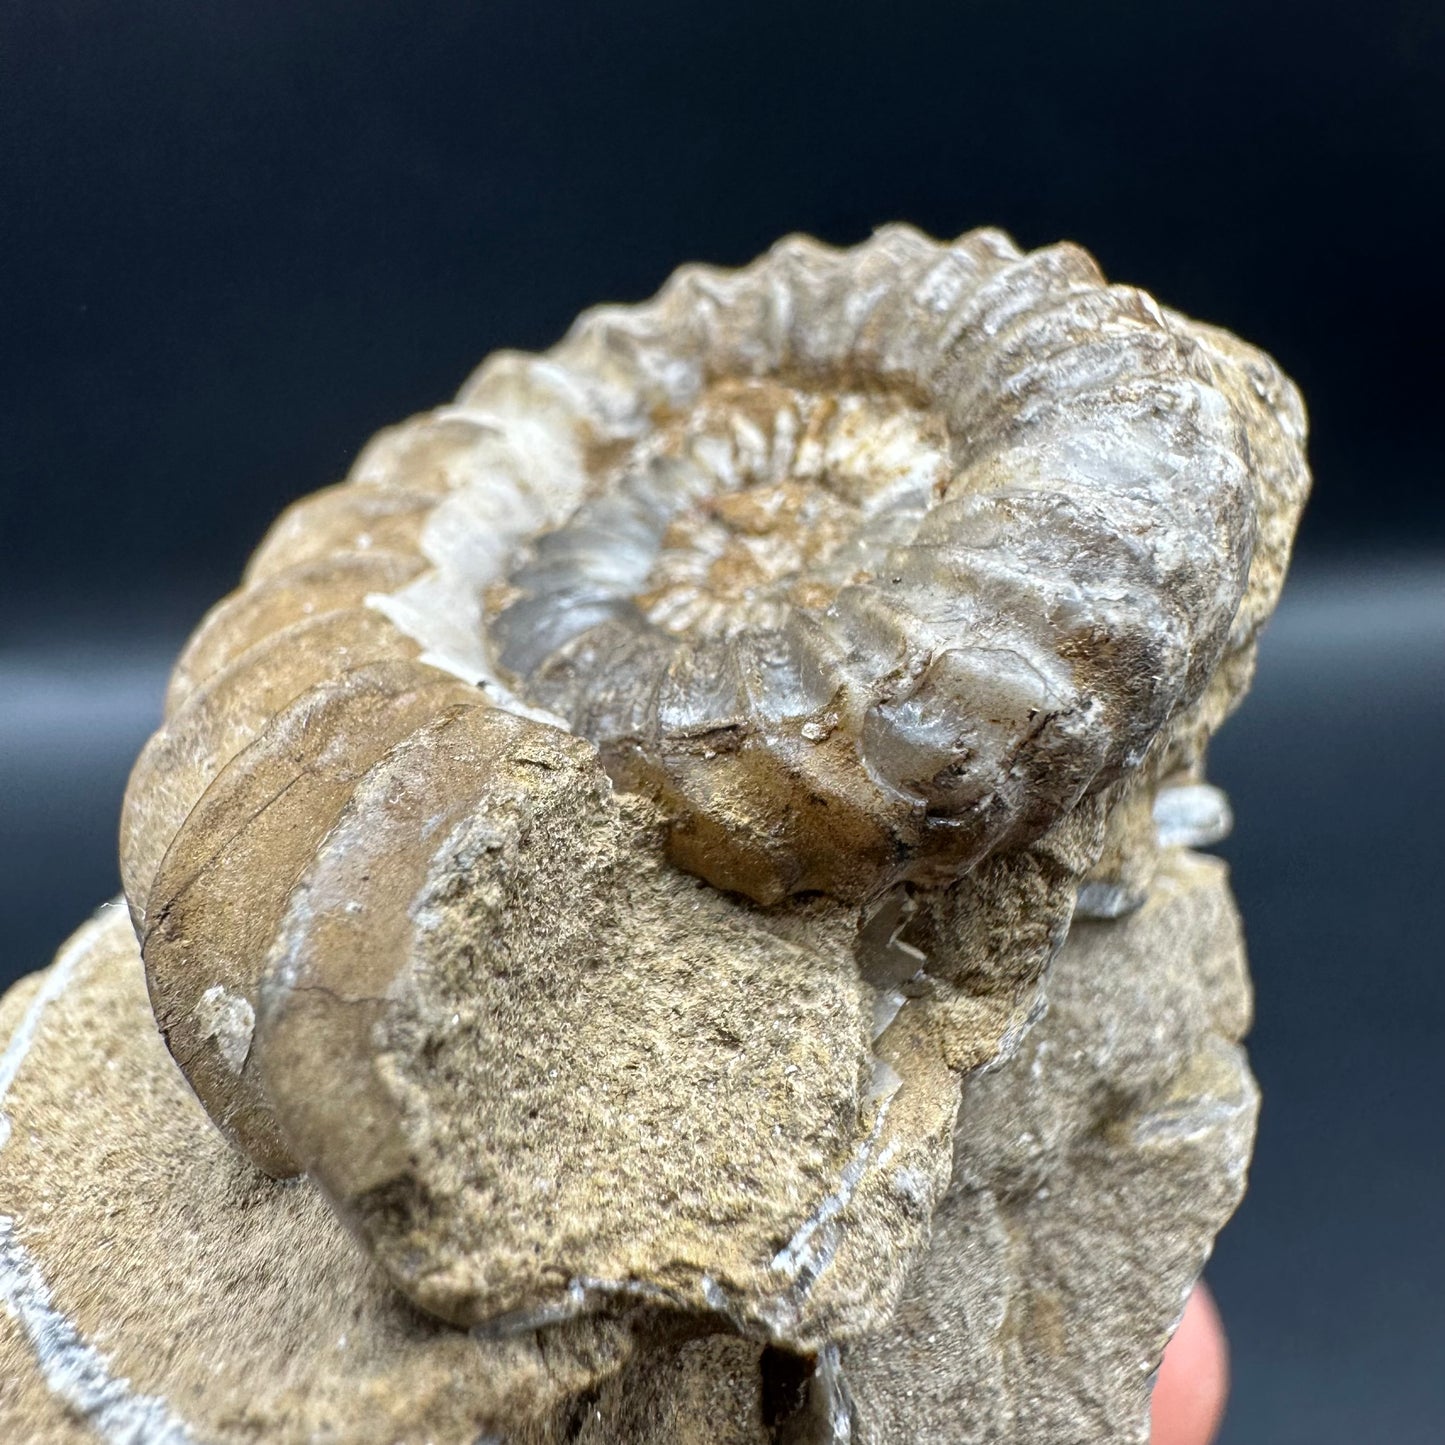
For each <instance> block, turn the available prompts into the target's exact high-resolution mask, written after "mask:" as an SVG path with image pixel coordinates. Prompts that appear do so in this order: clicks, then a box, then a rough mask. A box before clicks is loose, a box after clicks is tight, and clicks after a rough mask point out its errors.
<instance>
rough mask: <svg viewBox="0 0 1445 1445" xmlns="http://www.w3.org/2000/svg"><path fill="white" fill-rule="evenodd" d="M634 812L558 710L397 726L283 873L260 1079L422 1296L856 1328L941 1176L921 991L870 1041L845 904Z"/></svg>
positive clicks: (947, 1077)
mask: <svg viewBox="0 0 1445 1445" xmlns="http://www.w3.org/2000/svg"><path fill="white" fill-rule="evenodd" d="M660 826H661V820H660V819H659V818H658V817H657V816H656V814H655V812H654V810H652V809H651V808H650V807H648V806H647V805H645V804H643V803H641V802H638V801H635V800H623V801H621V802H619V800H618V799H617V798H616V797H614V795H613V793H612V790H611V787H610V785H609V784H608V782H607V780H606V778H605V776H604V775H603V774H602V773H601V772H600V770H598V769H597V768H596V766H595V763H594V761H593V756H592V753H591V750H590V749H589V748H588V747H587V746H586V745H585V744H582V743H580V742H579V741H578V740H576V739H574V738H570V737H568V736H567V735H566V734H564V733H562V732H560V731H558V730H557V729H555V728H550V727H545V726H543V725H540V724H535V723H531V722H528V721H527V720H525V719H521V718H517V717H515V716H513V715H512V714H510V713H506V712H503V711H501V710H499V709H494V708H472V709H469V710H462V711H459V712H458V713H456V714H455V715H454V716H453V717H451V718H449V719H444V720H443V721H442V722H440V723H437V724H435V725H432V726H429V727H427V728H424V729H422V730H421V731H420V732H418V733H417V735H416V736H415V737H413V738H411V739H409V740H408V741H407V742H405V743H402V744H400V745H399V746H397V747H396V748H394V749H393V750H392V751H391V753H390V754H389V755H388V757H387V758H386V760H385V761H384V762H383V763H381V764H379V765H378V766H377V767H375V768H373V769H372V770H371V771H370V772H369V773H368V774H367V776H366V777H365V779H364V780H363V782H362V783H361V784H360V786H359V787H358V788H357V789H356V791H355V793H354V795H353V796H352V798H351V801H350V802H349V804H348V805H347V807H346V809H345V811H344V812H343V813H342V815H341V817H340V819H339V820H338V822H337V823H336V825H335V827H333V828H332V830H331V831H330V833H329V834H328V835H327V837H326V838H325V840H324V842H323V843H321V845H320V846H319V848H318V850H317V852H316V855H315V858H314V859H313V861H312V863H311V865H310V866H309V868H308V869H307V870H306V872H305V873H304V874H303V875H302V876H301V878H300V880H299V882H298V883H297V885H296V887H295V890H294V891H293V893H292V897H291V904H290V907H289V910H288V912H287V914H286V917H285V918H284V919H283V920H282V921H281V924H280V927H279V929H278V930H277V945H276V950H275V952H274V953H273V955H272V958H271V961H270V964H269V968H268V978H267V982H266V984H265V986H264V988H263V993H262V1006H261V1011H260V1020H259V1023H258V1028H257V1037H256V1051H257V1054H258V1057H259V1059H260V1067H261V1073H262V1080H263V1083H264V1087H265V1090H266V1092H267V1094H268V1095H269V1096H270V1098H271V1099H272V1100H273V1101H274V1102H275V1108H276V1111H277V1117H278V1119H279V1121H280V1124H281V1127H282V1130H283V1132H284V1133H285V1135H286V1137H287V1139H288V1140H289V1141H290V1143H291V1145H292V1147H293V1148H294V1149H295V1151H296V1154H297V1156H298V1158H299V1159H300V1160H301V1161H302V1162H303V1163H304V1165H305V1166H306V1168H307V1169H308V1170H309V1171H310V1172H311V1173H313V1174H314V1175H315V1177H316V1178H317V1179H318V1180H319V1181H320V1182H321V1184H322V1185H323V1187H324V1188H325V1189H326V1191H327V1193H328V1195H329V1196H330V1197H331V1198H332V1199H333V1200H334V1201H335V1202H336V1203H337V1205H338V1207H339V1208H340V1209H341V1210H342V1212H343V1214H344V1215H345V1216H346V1217H347V1218H348V1219H349V1220H350V1222H351V1223H352V1224H353V1226H354V1227H355V1228H356V1229H357V1230H358V1232H359V1233H360V1234H361V1236H362V1237H363V1238H364V1239H365V1240H366V1241H367V1243H368V1245H369V1246H370V1248H371V1249H372V1250H373V1251H374V1252H375V1254H376V1257H377V1259H378V1260H379V1261H380V1262H381V1263H382V1265H383V1267H384V1268H386V1269H387V1270H388V1271H389V1272H390V1273H391V1275H392V1276H393V1278H395V1279H396V1280H397V1282H398V1284H400V1285H401V1287H402V1288H403V1289H405V1290H406V1291H407V1293H408V1294H409V1295H411V1297H412V1298H413V1299H415V1300H417V1302H418V1303H420V1304H421V1305H422V1306H423V1307H424V1308H426V1309H428V1310H431V1311H433V1312H434V1313H436V1314H439V1315H441V1316H443V1317H445V1318H447V1319H452V1320H456V1321H458V1322H461V1323H464V1324H489V1325H491V1326H493V1327H496V1326H498V1325H499V1324H501V1323H503V1322H505V1321H508V1320H517V1319H521V1320H536V1321H541V1320H546V1319H552V1318H559V1317H565V1316H567V1315H569V1314H573V1313H576V1312H577V1311H579V1310H582V1309H584V1308H588V1309H595V1308H598V1307H600V1306H601V1305H603V1304H605V1303H607V1302H608V1301H610V1300H615V1299H628V1298H636V1299H641V1300H655V1301H661V1302H666V1303H669V1304H671V1305H673V1306H674V1307H679V1308H684V1309H689V1310H692V1311H695V1312H700V1313H703V1314H711V1313H720V1314H722V1315H723V1316H725V1317H727V1318H729V1319H732V1320H733V1321H735V1322H736V1323H737V1324H739V1325H740V1326H744V1327H747V1328H750V1329H752V1330H755V1331H757V1332H759V1333H760V1334H762V1335H764V1336H768V1335H772V1336H776V1337H778V1338H780V1339H786V1340H789V1341H792V1342H793V1343H795V1344H798V1345H800V1346H803V1347H813V1346H817V1345H821V1344H822V1343H824V1342H825V1341H826V1340H828V1339H831V1338H834V1337H839V1336H850V1335H854V1334H857V1333H859V1332H860V1331H861V1330H863V1329H866V1328H869V1327H872V1326H874V1325H876V1324H877V1323H878V1321H879V1320H881V1319H882V1318H884V1317H886V1314H887V1312H888V1310H889V1309H890V1308H891V1304H892V1300H893V1298H894V1297H896V1294H897V1291H898V1289H900V1288H901V1286H902V1282H903V1277H904V1272H905V1270H906V1268H907V1265H908V1262H909V1259H910V1257H911V1251H912V1250H913V1249H915V1248H917V1247H918V1245H919V1244H920V1242H921V1241H922V1239H923V1238H924V1236H925V1232H926V1229H927V1221H928V1217H929V1215H930V1214H931V1212H932V1206H933V1203H934V1201H935V1200H936V1199H937V1197H938V1195H939V1194H940V1193H941V1192H942V1189H943V1188H944V1186H945V1185H946V1182H947V1170H948V1138H949V1133H950V1130H951V1126H952V1120H953V1113H954V1109H955V1108H956V1105H957V1097H958V1082H957V1076H956V1074H955V1073H954V1072H953V1071H951V1070H950V1069H949V1068H948V1067H946V1065H945V1062H944V1059H943V1057H942V1054H941V1051H940V1049H939V1048H938V1045H937V1036H936V1033H934V1032H932V1031H930V1030H929V1029H928V1028H927V1027H926V1025H925V1024H924V1020H923V1010H921V1009H918V1008H907V1009H904V1010H903V1011H902V1012H901V1013H900V1015H899V1017H898V1018H896V1019H895V1020H893V1022H892V1023H891V1025H890V1027H889V1028H888V1029H887V1031H886V1032H885V1033H884V1034H883V1036H882V1038H881V1039H880V1042H879V1054H878V1056H876V1057H875V1054H874V1052H873V1049H872V1048H871V1047H870V1036H871V1034H872V1032H873V1024H874V1004H875V993H874V990H873V988H872V987H871V986H870V985H869V983H868V982H867V981H866V980H865V979H864V978H862V977H861V975H860V973H859V970H858V966H857V961H856V958H855V953H854V940H855V937H856V932H857V927H856V919H855V917H854V915H853V913H852V911H851V910H849V909H846V908H842V907H840V906H838V905H836V904H830V903H827V902H826V901H823V900H820V901H819V902H818V903H816V904H815V905H814V906H813V907H812V908H811V909H808V910H806V911H803V912H789V913H782V914H777V915H769V914H766V913H763V912H761V911H760V910H758V909H756V908H755V907H753V906H752V905H750V904H747V903H746V902H743V901H740V900H737V899H735V898H730V897H728V896H727V895H724V894H720V893H718V892H716V891H715V890H713V889H711V888H708V887H706V885H704V884H701V883H700V882H699V881H698V880H697V879H695V878H690V877H688V876H687V875H685V874H682V873H679V872H678V871H677V870H676V869H674V868H672V867H670V866H669V865H668V864H667V863H666V862H665V861H664V859H663V857H662V854H661V850H660V848H659V847H658V844H657V835H658V832H659V830H660ZM915 1021H916V1023H915ZM997 1048H998V1039H997V1035H996V1034H995V1035H994V1036H993V1043H992V1046H991V1047H990V1048H989V1049H988V1053H989V1054H990V1055H992V1054H993V1053H995V1052H997ZM893 1156H898V1157H899V1159H900V1161H901V1160H903V1159H906V1160H907V1161H908V1164H909V1166H910V1168H911V1170H912V1172H911V1173H909V1174H908V1175H907V1182H906V1185H904V1186H902V1187H900V1186H898V1184H897V1183H896V1175H895V1171H893V1170H891V1169H889V1170H883V1169H881V1168H880V1164H879V1161H880V1160H881V1159H883V1158H885V1157H888V1158H891V1157H893Z"/></svg>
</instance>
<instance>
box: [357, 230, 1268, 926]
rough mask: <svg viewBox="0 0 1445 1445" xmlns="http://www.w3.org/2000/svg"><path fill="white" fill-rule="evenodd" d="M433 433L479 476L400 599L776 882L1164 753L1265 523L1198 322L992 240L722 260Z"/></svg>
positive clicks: (905, 858)
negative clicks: (426, 568)
mask: <svg viewBox="0 0 1445 1445" xmlns="http://www.w3.org/2000/svg"><path fill="white" fill-rule="evenodd" d="M468 422H469V423H470V425H471V426H472V428H473V429H474V430H473V434H472V436H471V437H469V438H468V437H461V436H457V433H456V429H457V428H459V427H463V426H465V425H467V424H468ZM429 428H447V429H450V430H451V433H452V435H453V436H454V437H455V438H456V440H455V441H454V443H453V444H454V445H460V446H462V447H466V448H469V449H470V452H471V456H472V463H471V465H456V466H454V468H453V474H454V475H457V476H459V477H460V478H461V481H460V484H459V485H458V487H457V488H456V490H455V491H454V492H453V493H452V495H451V496H450V497H449V499H448V500H447V501H446V502H444V503H443V504H442V505H441V506H440V507H439V508H438V509H437V511H436V512H435V513H434V514H433V516H432V519H431V520H430V522H429V523H428V524H427V526H426V527H425V528H424V530H423V532H422V537H421V546H422V550H423V552H424V553H425V554H426V555H427V557H428V559H429V560H430V561H431V563H432V564H433V569H434V570H433V571H432V572H431V573H429V574H428V575H426V576H424V577H423V578H421V579H419V580H418V581H416V582H414V583H412V584H411V585H410V586H409V587H408V588H406V589H403V590H402V591H401V592H400V593H399V595H397V596H395V597H393V598H391V599H390V600H389V601H388V602H387V603H384V604H382V605H383V606H384V607H385V608H386V610H387V611H388V614H389V615H390V616H391V617H392V618H393V620H395V621H396V622H397V623H398V624H399V625H400V626H401V627H402V628H403V629H404V630H406V631H407V632H408V633H409V634H410V635H412V636H414V637H415V638H416V639H417V640H418V642H419V643H420V644H421V645H422V647H423V648H424V649H425V650H426V653H427V655H429V656H431V657H432V658H433V659H435V660H439V661H442V662H443V663H444V665H448V666H451V667H452V668H454V669H455V670H456V671H458V672H460V673H461V674H462V675H463V676H466V677H468V678H469V679H470V680H485V683H486V684H487V685H489V686H492V687H493V688H494V689H497V695H498V696H499V697H500V698H502V699H503V700H504V702H505V701H506V700H507V699H518V700H520V701H521V702H523V703H525V704H526V705H527V706H529V707H532V708H536V709H541V710H543V712H545V713H546V714H551V715H555V716H556V717H558V718H560V719H561V720H563V721H564V722H565V724H566V725H567V726H568V727H569V728H571V729H572V730H574V731H576V732H578V733H580V734H582V735H584V736H585V737H587V738H589V739H591V740H592V741H593V742H594V743H596V744H597V746H598V748H599V749H600V752H601V756H602V759H603V761H604V763H605V765H606V766H607V768H608V770H609V771H610V772H611V774H612V775H613V777H614V779H616V780H617V781H618V782H619V783H620V784H621V785H622V786H624V787H626V788H628V789H630V790H637V791H644V792H648V793H650V794H652V795H653V796H655V797H657V798H659V799H660V800H661V801H662V802H663V804H664V806H665V807H666V808H667V810H668V812H669V813H670V815H671V816H672V818H673V819H674V827H673V834H672V848H673V853H674V856H675V857H676V858H677V860H678V861H680V862H681V863H682V864H683V865H684V866H686V867H688V868H690V869H692V870H693V871H695V872H697V873H700V874H701V875H702V876H704V877H706V878H707V879H708V880H709V881H711V882H713V883H715V884H717V885H719V886H722V887H727V888H733V889H737V890H739V891H742V892H744V893H746V894H748V895H750V896H752V897H754V898H756V899H758V900H760V901H764V902H772V901H776V900H777V899H779V898H781V897H783V896H785V895H787V894H789V893H793V892H800V891H807V890H814V889H817V890H823V891H826V892H830V893H833V894H835V895H837V896H841V897H861V896H866V895H867V894H869V893H870V892H873V891H875V890H876V889H877V888H878V887H879V886H880V884H882V883H886V882H891V881H894V880H896V879H897V878H899V877H921V878H930V877H947V876H950V875H953V874H956V873H957V872H958V871H959V870H960V869H961V868H963V867H966V866H968V865H969V864H970V863H971V862H973V861H975V860H976V859H978V858H979V857H981V856H983V855H984V854H985V853H987V852H989V851H990V850H992V849H995V848H998V847H1000V846H1011V845H1017V844H1019V843H1022V842H1026V841H1027V840H1028V839H1030V838H1032V837H1034V836H1037V835H1038V834H1039V833H1040V832H1042V831H1043V830H1044V829H1045V828H1046V827H1047V826H1048V825H1049V824H1050V823H1051V822H1053V821H1054V820H1055V819H1056V818H1058V817H1059V816H1060V815H1061V814H1063V813H1064V812H1066V811H1067V810H1068V809H1069V808H1070V807H1072V806H1073V804H1074V803H1075V802H1076V801H1077V800H1078V799H1079V798H1080V796H1082V795H1083V794H1084V793H1085V792H1086V791H1087V790H1089V789H1091V788H1095V787H1098V786H1100V785H1102V784H1103V783H1105V782H1107V781H1109V780H1110V779H1111V778H1112V777H1113V776H1115V775H1117V773H1118V772H1119V771H1120V770H1121V769H1122V768H1124V767H1126V766H1128V765H1129V764H1131V763H1133V762H1135V761H1137V760H1138V758H1139V757H1140V756H1141V755H1142V753H1143V752H1144V750H1145V749H1146V748H1147V747H1148V746H1149V744H1150V742H1151V740H1152V739H1153V738H1154V737H1155V735H1156V734H1157V733H1158V731H1159V729H1160V728H1161V726H1162V725H1163V724H1164V723H1165V722H1166V720H1167V719H1168V718H1169V717H1170V716H1171V714H1172V713H1173V712H1174V710H1176V709H1177V708H1179V707H1180V706H1181V705H1183V704H1186V703H1188V702H1190V701H1192V700H1193V699H1194V698H1195V697H1196V696H1197V695H1198V693H1199V692H1200V690H1201V688H1202V686H1203V684H1204V681H1205V679H1206V678H1207V676H1208V674H1209V672H1210V670H1211V668H1212V667H1213V666H1214V664H1215V662H1216V661H1217V660H1218V657H1219V654H1220V651H1221V648H1222V647H1223V645H1224V643H1225V640H1226V638H1227V636H1228V632H1229V626H1230V622H1231V619H1232V618H1233V616H1234V614H1235V611H1236V608H1237V606H1238V603H1239V601H1240V597H1241V595H1242V592H1243V589H1244V585H1245V580H1246V576H1247V571H1248V566H1249V558H1250V552H1251V547H1252V544H1253V539H1254V535H1255V528H1256V517H1255V499H1254V494H1253V491H1252V488H1251V483H1250V478H1249V475H1248V471H1247V468H1246V465H1245V460H1244V459H1245V457H1246V456H1247V442H1246V439H1245V436H1244V430H1243V424H1242V419H1241V416H1240V414H1239V412H1238V411H1237V410H1236V408H1234V407H1233V406H1231V404H1230V403H1229V401H1228V400H1227V399H1226V397H1225V395H1224V394H1223V393H1222V391H1221V389H1220V387H1219V385H1218V378H1217V375H1216V372H1215V369H1214V367H1213V365H1212V364H1211V361H1210V359H1209V357H1208V356H1206V355H1205V353H1204V351H1203V350H1202V348H1201V346H1200V344H1199V343H1198V341H1197V340H1196V339H1195V337H1194V336H1193V335H1192V334H1191V332H1190V330H1189V326H1188V324H1187V323H1182V322H1179V321H1176V320H1174V319H1171V318H1169V317H1167V316H1166V315H1165V314H1164V313H1162V312H1161V310H1160V309H1159V307H1158V306H1156V304H1155V303H1154V302H1153V301H1152V300H1151V299H1150V298H1149V297H1148V296H1146V295H1144V294H1143V293H1142V292H1139V291H1137V290H1133V289H1131V288H1128V287H1121V286H1110V285H1106V284H1105V282H1104V280H1103V278H1102V277H1101V275H1100V274H1099V271H1098V269H1097V267H1096V266H1095V264H1094V263H1093V261H1092V260H1091V259H1090V258H1089V257H1088V256H1087V255H1086V254H1085V253H1084V252H1083V251H1081V250H1079V249H1078V248H1077V247H1073V246H1067V245H1065V246H1057V247H1052V248H1050V249H1047V250H1043V251H1039V252H1036V253H1034V254H1032V255H1027V256H1025V255H1021V254H1020V253H1019V252H1018V251H1017V249H1016V248H1015V247H1014V246H1013V245H1012V243H1011V242H1009V241H1008V240H1007V239H1006V238H1005V237H1003V236H1002V235H1000V234H999V233H997V232H992V231H981V232H974V233H971V234H970V235H967V236H965V237H963V238H962V239H961V240H959V241H957V242H955V243H954V244H952V245H939V244H937V243H935V242H933V241H930V240H928V239H927V238H925V237H924V236H922V235H920V234H919V233H917V232H915V231H912V230H909V229H906V228H901V227H890V228H888V229H886V230H883V231H880V232H879V233H878V234H877V235H876V236H874V238H873V239H872V240H870V241H869V242H868V243H867V244H865V245H863V246H861V247H858V248H857V249H855V250H851V251H838V250H832V249H829V248H827V247H824V246H822V245H819V244H818V243H816V242H814V241H810V240H806V239H802V238H793V239H789V240H786V241H784V242H782V243H780V244H779V245H778V246H776V247H775V248H774V249H773V250H772V251H770V252H769V253H768V254H767V255H766V256H764V257H763V258H761V259H760V260H759V261H757V262H755V263H754V264H753V265H752V266H749V267H747V268H746V269H743V270H741V271H737V272H725V271H718V270H711V269H708V268H703V267H689V268H685V269H684V270H682V271H680V272H678V274H677V275H676V276H675V277H674V278H673V279H672V280H671V281H670V282H669V283H668V285H667V286H666V287H664V289H663V290H662V292H661V293H660V294H659V295H658V296H657V297H656V298H655V299H654V300H653V301H651V302H649V303H647V304H645V305H642V306H637V307H605V308H601V309H598V310H595V311H592V312H589V313H587V314H586V315H584V316H583V317H582V318H581V319H580V320H579V321H578V323H577V324H576V326H575V327H574V328H573V329H572V331H571V332H570V333H569V335H568V336H567V337H566V338H565V339H564V340H563V341H562V342H561V344H560V345H558V346H557V347H555V348H554V349H553V350H552V351H551V352H550V353H548V354H547V355H545V356H542V357H537V358H523V357H517V356H503V357H498V358H494V359H493V360H492V361H490V362H489V363H487V364H486V365H484V366H483V367H482V368H481V370H480V372H479V373H478V374H477V376H476V377H475V378H474V380H473V381H472V382H471V383H470V384H469V385H468V387H467V388H466V389H465V390H464V392H463V394H462V398H461V400H460V402H459V404H458V406H457V407H456V408H453V409H452V410H450V411H448V412H444V413H441V414H439V415H438V416H437V417H436V418H435V419H434V420H431V421H422V422H420V423H418V424H417V431H416V435H417V436H418V437H419V438H425V437H429V436H430V432H429V430H428V429H429ZM417 444H418V445H425V443H424V442H418V443H417ZM374 466H375V467H376V469H377V471H378V472H380V471H383V470H384V469H385V462H384V460H383V458H382V456H381V454H378V455H377V456H376V458H375V460H374ZM392 475H393V476H394V475H395V474H394V473H393V474H392ZM459 632H460V633H462V634H463V635H462V636H460V637H459V636H458V633H459Z"/></svg>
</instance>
